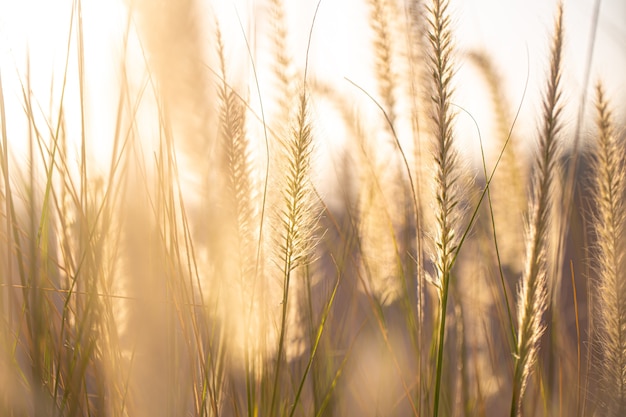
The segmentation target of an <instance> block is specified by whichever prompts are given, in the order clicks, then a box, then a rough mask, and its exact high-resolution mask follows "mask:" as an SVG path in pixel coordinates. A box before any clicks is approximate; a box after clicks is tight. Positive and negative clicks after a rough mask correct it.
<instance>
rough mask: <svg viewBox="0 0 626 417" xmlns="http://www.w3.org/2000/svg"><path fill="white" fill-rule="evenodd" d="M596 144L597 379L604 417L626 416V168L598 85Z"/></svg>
mask: <svg viewBox="0 0 626 417" xmlns="http://www.w3.org/2000/svg"><path fill="white" fill-rule="evenodd" d="M596 113H597V115H596V124H597V128H598V133H597V140H596V143H595V146H594V161H593V164H594V165H593V166H594V170H593V172H595V174H596V175H595V179H594V194H595V198H596V201H597V205H598V213H597V219H596V222H595V224H596V227H595V230H596V233H597V239H598V240H597V241H598V244H597V247H598V252H599V253H598V264H597V274H598V281H599V285H600V287H599V290H598V296H599V299H600V303H599V307H598V309H597V315H598V318H599V323H600V327H599V329H598V333H599V338H600V340H601V347H602V352H603V355H604V357H603V363H602V372H601V375H602V378H603V381H602V382H603V384H604V385H603V388H604V389H605V391H606V397H605V399H604V401H605V402H606V408H605V410H604V411H606V413H607V415H609V416H622V415H624V414H625V413H626V279H625V278H626V276H624V267H625V266H626V265H625V263H624V254H625V253H626V245H625V241H624V230H625V226H626V216H625V215H624V203H623V201H624V195H625V191H626V189H625V186H626V183H625V180H626V168H625V165H624V157H623V149H624V145H625V144H624V141H623V140H621V139H620V138H619V137H618V135H617V133H616V131H615V128H614V122H613V115H612V114H611V110H610V109H609V105H608V103H607V100H606V98H605V96H604V90H603V87H602V85H601V84H598V85H597V88H596Z"/></svg>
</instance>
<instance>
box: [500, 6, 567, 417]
mask: <svg viewBox="0 0 626 417" xmlns="http://www.w3.org/2000/svg"><path fill="white" fill-rule="evenodd" d="M562 48H563V4H562V3H559V6H558V10H557V15H556V21H555V26H554V35H553V37H552V49H551V53H552V54H551V58H550V74H549V76H548V82H547V87H546V90H545V92H544V98H543V105H542V110H543V114H542V117H543V119H542V125H541V128H540V130H539V148H538V151H537V156H536V158H535V161H534V165H533V170H534V171H533V174H532V190H531V197H530V203H529V214H528V231H527V237H526V245H527V246H526V259H525V266H524V271H523V275H522V282H521V286H520V289H519V302H518V316H517V325H518V329H517V346H516V350H515V368H514V373H513V396H512V400H511V417H515V416H518V415H520V414H521V413H522V410H521V409H522V404H523V399H524V394H525V392H526V387H527V385H528V379H529V376H530V374H531V373H532V371H533V369H534V367H535V364H536V361H537V356H538V351H539V342H540V339H541V335H542V333H543V332H544V328H545V325H544V323H543V322H542V320H543V315H544V312H545V311H546V308H547V302H548V279H549V277H548V272H549V271H550V268H549V263H550V262H554V260H551V259H548V243H549V232H550V222H551V219H550V216H551V209H552V204H553V199H554V195H555V190H554V186H555V176H557V175H559V170H558V166H557V165H558V164H559V157H560V154H561V152H562V151H561V147H562V145H561V144H560V138H559V134H560V130H561V123H562V122H561V117H562V116H561V113H562V104H561V102H560V101H561V65H562V64H561V55H562Z"/></svg>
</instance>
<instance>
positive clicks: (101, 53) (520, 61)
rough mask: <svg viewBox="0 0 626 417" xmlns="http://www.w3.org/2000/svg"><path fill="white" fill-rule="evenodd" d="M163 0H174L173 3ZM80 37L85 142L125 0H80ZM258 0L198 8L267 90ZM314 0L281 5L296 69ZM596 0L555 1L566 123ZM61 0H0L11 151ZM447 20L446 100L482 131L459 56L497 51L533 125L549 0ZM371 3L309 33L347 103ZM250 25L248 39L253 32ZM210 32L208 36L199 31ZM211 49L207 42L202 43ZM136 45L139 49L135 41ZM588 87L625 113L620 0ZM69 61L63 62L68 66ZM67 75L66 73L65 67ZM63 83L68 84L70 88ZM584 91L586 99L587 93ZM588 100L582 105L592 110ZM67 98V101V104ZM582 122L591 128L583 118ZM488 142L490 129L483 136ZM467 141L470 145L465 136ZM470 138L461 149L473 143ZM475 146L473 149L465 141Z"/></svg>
mask: <svg viewBox="0 0 626 417" xmlns="http://www.w3.org/2000/svg"><path fill="white" fill-rule="evenodd" d="M172 1H173V0H172ZM82 4H83V15H84V22H85V24H84V27H85V45H86V60H87V67H86V74H87V75H86V77H87V80H88V88H89V92H90V93H91V94H92V95H93V97H94V103H93V105H94V106H96V107H98V108H99V112H95V113H98V115H99V118H100V120H99V121H96V120H94V121H93V123H92V131H93V135H94V137H95V138H96V140H94V142H98V143H106V141H107V137H110V135H111V134H112V129H113V125H114V123H113V122H114V119H113V117H114V115H113V114H111V113H107V112H106V111H103V109H105V108H106V107H107V106H108V105H112V106H113V105H115V98H114V97H111V94H109V92H110V91H112V90H111V89H112V88H115V83H116V82H117V80H118V79H119V78H118V76H119V64H118V63H117V60H118V57H119V53H120V39H121V33H122V29H123V27H124V23H125V19H126V6H125V2H124V1H123V0H106V1H105V0H83V2H82ZM263 4H264V2H261V1H259V0H232V1H231V0H218V1H216V2H214V4H213V6H212V7H211V6H208V3H207V4H206V5H205V7H204V8H203V11H202V12H203V13H204V14H206V16H207V17H208V16H209V15H210V14H211V13H213V12H215V13H216V14H217V16H218V17H219V19H220V21H221V25H222V30H223V31H224V32H225V35H226V36H225V39H226V43H227V45H226V46H227V51H228V55H229V56H228V58H229V61H230V63H231V66H230V68H231V71H232V74H233V76H234V78H236V77H237V76H239V77H244V76H246V74H250V72H251V71H250V64H249V63H250V59H249V56H248V53H247V51H246V49H245V43H244V37H243V36H242V31H241V28H240V26H239V23H238V21H237V14H238V15H239V18H240V19H241V21H242V24H243V27H244V30H245V31H246V32H247V35H248V36H249V37H250V38H251V39H252V47H253V48H254V57H255V59H256V60H257V61H258V62H257V64H258V68H259V77H260V81H261V89H262V94H263V95H266V94H268V92H269V93H271V90H270V88H271V87H268V84H269V81H268V80H269V79H270V77H271V75H270V72H269V71H268V70H263V68H264V67H265V68H267V64H269V63H270V61H271V59H272V57H270V56H267V54H265V55H264V53H263V50H264V45H265V44H266V43H267V36H264V35H262V34H263V33H264V32H266V31H267V30H268V25H267V23H268V22H267V16H266V14H264V12H263V9H264V6H263ZM316 4H317V0H292V1H289V0H286V1H285V6H286V14H287V17H288V30H289V36H290V42H291V45H290V47H291V51H290V52H291V55H292V57H293V61H294V63H295V65H296V66H297V67H298V68H300V69H301V68H302V67H303V65H304V58H305V57H304V55H305V51H306V43H307V39H308V36H309V27H310V24H311V20H312V16H313V12H314V10H315V7H316ZM594 4H595V1H592V0H568V1H566V2H565V10H566V12H565V13H566V14H565V18H566V19H565V34H566V41H565V46H566V49H565V60H564V66H563V67H564V82H565V85H566V89H565V99H566V100H567V106H566V109H565V110H566V113H567V114H568V126H567V127H568V128H570V129H573V127H574V126H575V115H576V114H577V112H578V109H579V103H580V97H581V94H582V87H583V83H584V75H585V69H586V62H587V57H588V50H589V44H590V36H591V25H592V22H593V9H594ZM70 5H71V1H70V0H21V1H15V0H0V71H1V76H2V80H3V87H4V90H5V91H4V93H5V100H6V104H7V114H8V115H9V116H10V118H9V120H10V121H11V123H12V124H11V125H10V126H8V127H9V131H10V132H15V134H13V135H12V137H13V138H14V139H12V141H13V142H14V146H15V148H16V149H17V148H18V147H19V146H20V142H21V144H22V145H23V142H24V141H23V139H15V138H24V136H23V135H20V134H19V133H17V129H18V127H19V125H20V123H19V122H18V120H19V119H20V118H22V119H23V110H22V106H21V103H20V100H21V92H20V87H19V78H20V77H21V78H22V79H24V76H25V56H26V45H28V50H29V51H30V66H31V83H32V90H33V92H34V94H35V95H36V97H37V98H38V100H39V103H40V104H41V105H42V107H43V108H44V109H45V108H47V107H46V106H49V103H50V97H49V92H50V84H51V80H52V79H54V80H55V83H56V84H55V85H56V88H55V90H54V91H55V94H56V95H57V96H58V93H59V91H60V89H59V85H60V84H59V83H60V81H61V74H62V70H63V67H64V56H65V49H66V44H67V36H68V35H67V33H68V28H69V21H70V19H69V16H70V9H71V8H70ZM451 5H452V7H451V10H452V14H453V21H454V29H455V35H456V41H457V47H458V55H457V67H458V74H459V77H458V79H457V96H456V102H457V103H458V104H459V105H460V106H462V107H463V108H465V109H467V110H468V111H469V112H470V113H472V115H473V116H474V117H475V118H476V120H477V121H478V124H479V126H480V128H481V132H483V136H488V134H487V132H488V130H489V126H490V123H491V117H490V110H489V108H488V106H487V103H488V101H487V97H486V96H485V88H484V84H482V79H481V77H480V75H479V74H477V73H476V70H475V69H474V68H473V67H472V64H471V63H469V62H468V61H467V60H466V59H465V58H464V56H463V54H464V53H465V52H466V51H471V50H475V49H479V50H485V51H487V52H488V53H489V54H491V55H492V56H493V57H494V59H495V60H496V64H497V66H498V67H499V68H500V69H501V76H502V78H503V79H504V80H505V81H506V90H507V91H506V94H507V96H508V98H509V100H510V102H511V106H512V108H513V109H514V108H516V107H517V106H518V105H519V104H520V103H521V100H522V94H523V91H524V88H525V84H526V80H527V79H528V88H527V93H526V98H525V99H524V102H523V103H521V104H522V113H521V119H520V122H519V124H518V129H519V132H520V133H521V134H523V135H524V136H532V134H533V133H534V131H535V122H536V118H537V110H538V108H539V103H540V94H541V89H542V86H543V83H544V80H545V75H546V74H547V72H548V64H549V45H550V36H551V33H552V29H553V21H554V11H555V9H556V0H451ZM368 16H369V8H368V5H367V1H366V0H324V1H323V2H322V4H321V7H320V11H319V15H318V20H317V22H316V26H315V29H314V33H313V39H312V46H311V48H312V49H311V54H310V66H311V72H312V73H313V74H314V75H315V76H316V77H318V78H320V79H322V80H324V82H326V83H327V84H329V85H332V86H334V88H336V90H337V92H338V93H339V94H343V95H345V97H347V98H348V99H349V100H357V99H359V97H361V99H362V98H363V96H362V93H359V92H357V91H355V88H354V87H353V86H351V85H350V84H349V83H348V82H347V81H346V80H345V78H349V79H350V80H352V81H354V82H356V83H358V84H359V85H360V86H362V87H363V88H365V89H366V90H368V91H372V92H375V91H376V83H375V79H374V77H373V75H372V74H373V66H372V63H371V62H372V55H371V52H372V51H371V43H370V42H371V37H370V34H369V32H368V30H369V29H368ZM255 33H256V34H257V37H256V39H255V36H254V34H255ZM210 35H211V34H210V33H207V35H206V38H207V39H209V37H210ZM207 47H210V45H207ZM136 51H138V48H137V49H136ZM592 62H593V65H592V68H591V73H590V74H591V77H590V85H589V87H590V88H592V87H593V86H594V84H595V82H596V80H598V79H599V78H602V79H603V80H604V82H605V84H606V87H607V90H608V93H609V97H610V98H611V99H612V100H613V104H614V106H616V107H618V109H619V112H620V114H624V103H625V100H626V94H625V92H626V76H624V73H625V72H626V2H625V1H623V0H604V1H602V2H601V8H600V15H599V19H598V29H597V37H596V40H595V49H594V54H593V61H592ZM71 64H72V63H71V62H70V65H71ZM69 75H70V77H72V76H74V77H75V76H76V71H75V68H72V69H71V70H70V74H69ZM69 88H70V89H71V88H75V87H72V86H70V87H69ZM240 88H243V89H244V91H241V92H242V93H243V94H244V95H248V96H249V97H250V102H251V104H253V105H255V106H256V104H255V103H257V102H258V96H256V92H255V91H254V88H253V84H252V83H249V86H247V85H246V83H240ZM590 91H591V90H590ZM592 98H593V97H589V100H591V99H592ZM589 104H592V102H591V101H589V102H588V106H587V107H588V108H591V107H590V106H589ZM75 105H76V103H75V102H74V104H72V102H71V101H69V100H68V102H67V103H66V106H67V107H68V113H70V112H71V109H72V106H75ZM316 111H317V112H318V113H319V114H320V115H321V116H322V117H323V118H326V119H327V120H328V123H326V124H324V123H322V124H320V132H319V133H320V134H321V136H327V137H326V138H325V140H326V142H336V141H340V138H339V136H341V135H337V134H336V132H337V131H341V128H340V127H333V122H332V119H333V117H334V116H332V115H329V114H327V113H328V112H329V111H330V110H328V109H325V108H324V105H323V104H319V106H318V108H317V109H316ZM583 129H587V130H588V129H591V126H584V127H583ZM459 130H460V131H461V132H462V134H461V136H463V140H466V141H469V142H468V143H474V144H475V142H476V135H475V130H476V129H475V127H474V125H473V122H471V121H470V120H469V118H467V117H465V116H463V115H461V116H460V117H459ZM485 139H486V140H487V141H488V138H485ZM472 146H473V145H472ZM472 146H470V148H472ZM472 149H473V150H472V151H471V152H474V154H476V152H477V149H478V148H477V147H475V146H473V148H472Z"/></svg>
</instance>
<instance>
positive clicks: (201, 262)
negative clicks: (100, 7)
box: [0, 0, 626, 417]
mask: <svg viewBox="0 0 626 417" xmlns="http://www.w3.org/2000/svg"><path fill="white" fill-rule="evenodd" d="M294 1H295V0H294ZM333 1H334V0H323V1H320V2H319V4H317V8H316V9H313V10H311V12H312V13H311V15H310V18H309V22H310V24H309V26H308V27H302V28H300V30H301V31H302V33H293V30H290V29H289V28H290V26H289V25H288V24H287V20H286V18H285V15H286V8H287V6H289V7H294V6H293V3H290V2H289V1H288V0H264V1H262V2H259V3H262V6H263V7H262V8H261V9H262V13H260V14H259V15H252V16H245V15H241V16H240V17H239V18H240V20H239V24H240V26H239V27H235V28H233V27H232V25H230V24H229V25H225V24H224V23H223V21H222V20H220V16H221V14H220V13H222V12H218V10H222V11H223V8H220V7H218V5H217V4H219V3H220V2H219V1H218V2H217V4H216V5H215V6H216V7H215V8H211V7H207V8H203V7H200V6H199V4H200V3H201V2H198V1H194V0H177V1H173V0H172V1H169V2H168V1H164V2H157V1H152V0H135V1H127V2H126V3H125V7H126V10H127V12H126V14H125V16H126V20H125V22H124V23H123V24H122V25H120V30H119V31H120V32H121V33H118V34H117V35H118V36H120V42H119V50H118V51H117V52H118V56H116V57H115V61H114V63H113V64H111V66H112V67H114V68H116V71H115V77H114V79H115V82H114V83H113V84H114V88H113V90H112V91H106V95H102V93H103V90H104V89H103V88H102V87H100V88H98V87H97V85H98V82H101V83H104V81H103V80H102V79H98V76H95V75H94V74H93V73H90V70H91V69H92V68H93V67H92V66H90V65H89V64H88V63H89V62H90V60H91V59H94V57H95V56H96V55H98V54H100V55H105V53H104V52H103V51H102V50H93V49H92V48H91V47H90V45H93V43H90V42H91V40H90V39H91V38H90V37H89V36H88V35H89V34H90V33H91V32H90V31H91V30H93V29H92V28H91V27H90V26H89V25H88V24H85V21H88V20H84V16H86V15H88V13H87V14H84V13H83V7H84V5H85V4H86V3H87V2H85V1H84V0H72V1H71V2H67V4H68V5H70V3H71V5H70V7H68V8H67V14H66V18H67V19H66V20H64V21H63V22H59V24H64V25H65V24H67V27H66V28H65V29H64V30H65V32H63V33H64V34H65V36H66V37H65V41H64V42H65V43H64V46H63V48H64V49H63V51H64V56H63V59H61V60H59V58H58V57H57V62H56V64H55V65H56V66H55V68H56V69H53V68H46V67H42V66H41V65H38V64H37V63H38V62H39V61H38V60H37V56H35V52H33V53H32V56H31V55H28V54H27V56H26V57H27V58H25V59H24V61H25V62H26V66H25V67H24V68H26V69H25V70H23V71H22V70H19V71H18V76H17V81H18V82H17V83H15V85H12V88H11V89H9V88H8V83H7V82H6V79H7V75H6V74H7V73H9V72H11V71H13V72H15V67H14V68H9V66H8V65H7V66H5V65H3V66H2V67H1V68H0V127H1V131H0V167H1V174H0V176H1V179H0V416H2V417H3V416H7V417H8V416H12V417H13V416H33V417H40V416H41V417H57V416H58V417H66V416H68V417H69V416H111V417H118V416H120V417H121V416H128V417H135V416H150V417H152V416H227V417H230V416H233V417H235V416H247V417H257V416H258V417H265V416H288V417H292V416H313V417H318V416H434V417H437V416H463V417H468V416H502V415H510V416H511V417H517V416H563V417H570V416H575V417H582V416H615V417H618V416H624V415H626V211H625V209H626V203H625V202H626V152H624V149H625V148H624V146H625V145H626V142H625V141H624V140H625V139H626V136H625V135H624V133H623V128H622V126H623V123H622V120H621V119H620V118H619V115H618V113H617V112H616V110H614V109H615V108H616V107H615V106H617V105H618V103H613V102H612V100H615V98H617V97H619V96H620V94H623V92H620V91H617V92H616V91H614V88H613V87H612V86H610V85H607V84H606V83H607V81H606V80H603V79H594V78H593V76H591V77H589V78H590V79H589V81H588V85H586V86H584V87H583V90H585V91H588V92H589V93H588V94H587V96H585V97H583V98H578V97H573V96H572V95H571V94H569V93H568V91H567V84H565V82H564V79H563V71H564V64H563V62H564V61H563V55H564V45H566V44H567V42H568V31H569V30H574V29H573V28H568V27H567V26H566V25H565V24H564V19H563V12H564V8H567V4H565V5H564V4H562V3H561V2H559V4H558V7H556V8H555V10H554V16H553V17H552V22H553V24H552V26H551V28H550V29H549V31H548V32H546V34H545V44H546V51H547V55H546V56H543V57H538V60H540V61H541V62H545V63H546V68H545V74H546V77H545V82H543V86H542V87H541V90H540V91H539V92H538V95H537V97H539V100H538V101H537V102H536V103H532V104H531V105H532V106H534V107H535V108H537V109H540V110H539V113H538V114H539V118H538V119H537V120H536V126H533V129H522V130H520V128H519V127H518V126H517V125H516V123H517V115H518V112H519V109H518V107H519V106H520V104H516V103H513V102H510V101H509V98H508V91H507V88H508V87H507V84H506V83H505V82H504V81H503V78H502V77H501V73H500V70H499V69H498V67H497V64H496V61H495V60H494V59H493V58H492V57H491V56H490V55H489V53H488V52H486V51H481V50H474V51H459V50H458V49H457V46H456V45H457V41H456V40H455V36H456V35H455V24H456V23H455V22H456V16H455V15H454V13H453V12H454V10H453V9H452V8H451V7H450V5H449V2H448V0H423V1H418V0H415V1H403V0H397V1H396V0H362V2H363V4H364V8H365V9H366V10H367V11H368V15H367V18H366V21H365V22H363V25H364V26H365V27H367V29H368V33H370V35H371V37H370V38H368V39H367V40H365V41H363V42H364V43H363V44H362V45H359V46H354V47H355V48H366V49H367V51H368V53H369V54H370V55H369V56H371V62H370V65H369V67H367V68H366V71H368V72H369V73H370V74H371V79H372V80H373V82H372V83H369V84H367V85H365V84H359V83H358V82H357V81H355V80H352V79H350V78H345V79H344V80H342V81H341V82H342V83H343V84H344V85H345V86H347V87H348V88H349V89H350V90H351V91H352V92H353V93H355V94H354V95H345V94H343V93H342V92H341V91H338V90H337V89H336V88H335V87H334V86H333V85H332V84H329V83H327V82H326V81H325V80H324V79H323V78H321V77H318V76H317V74H316V72H314V71H312V70H310V67H309V63H310V61H309V59H311V55H310V54H309V47H310V42H314V40H315V38H316V33H317V32H316V30H318V29H317V28H316V20H315V19H316V16H317V13H332V11H331V9H332V7H333ZM221 6H223V4H221ZM214 11H215V13H213V12H214ZM242 12H243V11H242ZM91 17H92V18H93V16H91ZM257 18H258V19H259V21H262V22H263V24H261V23H259V27H261V28H265V29H267V30H262V31H257V30H256V29H252V30H251V29H250V28H251V27H252V28H254V27H256V26H255V25H256V20H255V19H257ZM230 23H232V22H230ZM233 33H235V34H238V35H235V36H234V37H233ZM226 34H228V35H226ZM294 37H299V38H300V39H306V42H305V43H304V45H305V48H304V49H303V50H301V51H300V50H299V51H293V50H292V48H291V47H290V45H293V38H294ZM236 39H239V40H236ZM338 42H339V41H338ZM231 43H237V47H234V46H232V44H231ZM260 45H261V46H262V51H260V49H261V46H260ZM529 53H530V54H533V53H534V52H533V51H530V52H529ZM233 54H238V55H237V56H236V57H233ZM106 56H108V55H106ZM296 57H297V58H296ZM100 58H102V57H100ZM315 59H318V60H319V59H323V57H320V56H319V54H316V55H315ZM590 59H591V58H589V60H588V62H587V64H589V63H590V62H591V61H590ZM241 62H246V65H245V69H242V68H241V67H240V64H241ZM238 63H239V64H238ZM109 64H110V63H109ZM20 65H22V63H20ZM359 65H360V64H359ZM16 67H18V65H16ZM461 67H466V68H467V67H471V68H473V69H474V70H475V71H476V72H477V73H478V74H479V75H480V77H481V83H482V84H481V86H482V87H481V88H483V89H484V92H483V93H484V96H485V97H487V98H488V104H489V107H488V112H489V114H490V119H491V120H490V128H488V129H487V128H485V129H483V128H482V127H481V126H476V128H477V132H478V134H474V133H472V134H474V137H476V140H477V141H479V142H478V143H477V144H475V145H476V149H479V150H480V152H479V160H478V161H471V160H470V158H469V156H468V154H467V152H465V151H466V149H463V147H464V145H462V144H461V142H460V140H459V133H460V132H459V129H458V127H457V121H458V119H459V118H460V117H464V118H466V119H469V120H472V115H471V114H469V112H467V110H465V109H464V108H463V107H461V106H460V105H458V103H457V102H456V101H455V94H456V92H457V89H458V88H459V84H460V83H462V82H463V78H461V77H460V76H459V69H460V68H461ZM20 68H21V67H20ZM59 68H60V70H59ZM42 74H44V75H45V77H47V78H45V77H44V78H45V79H47V80H49V91H48V93H47V94H48V95H49V96H47V98H46V99H45V100H43V99H42V97H41V96H39V95H38V94H37V93H36V92H37V91H42V90H41V88H40V87H37V86H35V85H34V83H40V81H39V80H40V79H41V75H42ZM3 80H5V81H3ZM15 86H17V88H13V87H15ZM9 90H10V91H11V92H8V91H9ZM109 90H110V89H109ZM15 91H17V92H18V94H17V96H16V95H15V94H14V92H15ZM342 91H343V90H342ZM355 96H358V97H360V98H361V100H360V101H359V103H360V104H359V105H357V104H356V101H355V100H354V97H355ZM16 97H17V99H16ZM16 103H18V104H16ZM363 103H366V104H363ZM525 105H528V104H525ZM567 109H569V110H568V111H569V112H572V111H573V112H574V113H575V112H578V113H579V116H578V120H573V121H572V120H570V119H568V118H566V117H565V115H564V113H566V110H567ZM16 114H19V117H17V116H15V115H16ZM98 120H100V121H98ZM102 120H107V121H108V122H106V123H105V124H104V125H102V124H101V123H102ZM329 120H330V121H332V122H329ZM99 123H100V124H99ZM581 126H587V127H588V128H585V129H583V128H582V127H581ZM521 131H523V132H524V133H520V132H521ZM526 131H533V132H534V135H532V136H531V137H527V134H526V133H525V132H526ZM321 137H325V139H321ZM328 137H330V138H331V139H328ZM483 141H485V142H484V143H483ZM329 142H330V143H331V144H333V143H334V144H335V145H336V144H337V143H341V146H335V147H330V148H329V146H328V143H329ZM523 143H532V144H533V146H531V147H530V149H532V151H531V152H522V151H520V147H521V146H522V145H521V144H523ZM487 144H489V145H487ZM535 145H536V146H535ZM329 149H330V150H331V151H330V152H331V153H332V158H330V161H327V160H325V158H323V157H322V155H323V154H324V152H325V151H327V150H329Z"/></svg>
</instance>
